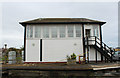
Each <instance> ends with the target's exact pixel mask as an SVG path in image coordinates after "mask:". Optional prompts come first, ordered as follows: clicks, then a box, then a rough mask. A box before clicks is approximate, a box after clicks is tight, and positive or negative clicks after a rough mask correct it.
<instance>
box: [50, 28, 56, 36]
mask: <svg viewBox="0 0 120 78" xmlns="http://www.w3.org/2000/svg"><path fill="white" fill-rule="evenodd" d="M51 35H52V38H57V27H55V26H53V27H51Z"/></svg>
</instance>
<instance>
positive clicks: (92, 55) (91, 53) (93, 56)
mask: <svg viewBox="0 0 120 78" xmlns="http://www.w3.org/2000/svg"><path fill="white" fill-rule="evenodd" d="M86 53H87V49H86ZM86 56H87V54H86ZM86 60H87V58H86ZM97 60H98V61H101V54H100V52H98V51H97ZM89 61H96V53H95V49H94V48H93V47H90V50H89Z"/></svg>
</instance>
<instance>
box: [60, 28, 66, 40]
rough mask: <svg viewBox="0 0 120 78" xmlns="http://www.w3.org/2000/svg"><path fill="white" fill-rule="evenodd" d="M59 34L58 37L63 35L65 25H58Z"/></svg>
mask: <svg viewBox="0 0 120 78" xmlns="http://www.w3.org/2000/svg"><path fill="white" fill-rule="evenodd" d="M59 35H60V38H64V37H65V26H61V27H59Z"/></svg>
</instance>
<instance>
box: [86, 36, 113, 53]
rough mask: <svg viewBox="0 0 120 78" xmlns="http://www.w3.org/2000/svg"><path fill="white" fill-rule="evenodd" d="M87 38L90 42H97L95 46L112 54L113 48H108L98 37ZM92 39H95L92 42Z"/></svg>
mask: <svg viewBox="0 0 120 78" xmlns="http://www.w3.org/2000/svg"><path fill="white" fill-rule="evenodd" d="M86 38H88V41H95V45H99V46H100V47H101V48H102V49H103V50H104V49H106V50H108V51H109V53H111V48H110V47H109V46H107V45H106V44H105V43H103V42H101V40H100V39H99V38H98V37H96V36H90V37H86ZM90 38H94V40H93V39H91V40H90ZM98 41H99V42H98ZM96 43H97V44H96Z"/></svg>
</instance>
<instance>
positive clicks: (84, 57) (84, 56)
mask: <svg viewBox="0 0 120 78" xmlns="http://www.w3.org/2000/svg"><path fill="white" fill-rule="evenodd" d="M82 40H83V60H84V61H85V62H86V53H85V38H84V24H82Z"/></svg>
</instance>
